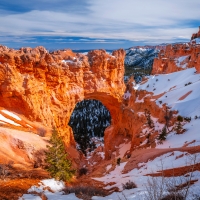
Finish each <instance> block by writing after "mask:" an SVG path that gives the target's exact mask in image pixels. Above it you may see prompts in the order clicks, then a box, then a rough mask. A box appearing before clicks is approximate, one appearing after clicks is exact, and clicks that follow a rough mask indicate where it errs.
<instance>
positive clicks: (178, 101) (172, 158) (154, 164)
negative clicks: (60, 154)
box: [20, 58, 200, 200]
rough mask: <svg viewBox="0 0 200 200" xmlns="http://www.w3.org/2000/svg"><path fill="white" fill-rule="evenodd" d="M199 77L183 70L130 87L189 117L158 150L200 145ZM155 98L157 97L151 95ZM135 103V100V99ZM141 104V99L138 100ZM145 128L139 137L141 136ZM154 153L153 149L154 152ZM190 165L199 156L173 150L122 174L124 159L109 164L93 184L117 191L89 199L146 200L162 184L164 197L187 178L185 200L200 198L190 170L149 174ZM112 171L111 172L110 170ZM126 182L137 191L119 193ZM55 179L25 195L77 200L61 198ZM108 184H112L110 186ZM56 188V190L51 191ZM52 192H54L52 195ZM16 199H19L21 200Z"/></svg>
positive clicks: (32, 199) (196, 176) (199, 180)
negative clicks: (180, 131)
mask: <svg viewBox="0 0 200 200" xmlns="http://www.w3.org/2000/svg"><path fill="white" fill-rule="evenodd" d="M184 59H186V58H180V59H179V60H177V62H179V63H181V62H182V61H184ZM199 88H200V74H197V73H196V70H195V68H190V69H185V70H183V71H179V72H175V73H171V74H164V75H163V74H162V75H153V76H149V79H148V80H147V82H145V83H144V84H138V85H136V86H134V89H135V90H147V91H148V92H151V93H152V95H151V94H149V95H150V97H151V100H152V101H155V102H156V104H157V105H158V106H160V107H162V105H163V104H167V105H168V107H170V109H171V110H177V111H178V114H177V115H181V116H183V117H191V121H190V122H187V123H185V124H184V129H186V131H185V132H184V133H183V134H179V135H177V134H175V132H173V131H172V132H171V133H170V134H168V135H167V139H166V140H165V141H163V144H158V145H157V146H156V148H158V149H170V148H175V147H177V148H178V147H180V148H181V147H183V146H197V145H200V134H199V130H200V129H199V124H200V117H199V116H200V93H199ZM156 95H159V98H156V97H155V96H156ZM125 97H126V98H130V95H129V94H128V93H126V94H125ZM138 101H139V100H138ZM140 102H143V100H140ZM137 114H138V115H144V113H143V112H140V113H137ZM152 120H153V122H154V125H155V130H161V129H162V127H163V124H160V123H158V119H156V118H155V117H152ZM145 131H146V129H145V127H144V130H143V132H142V133H143V134H145ZM129 149H130V143H128V142H127V143H126V142H125V143H123V144H121V145H120V146H119V147H118V154H119V157H123V155H124V153H125V152H126V151H127V150H129ZM156 150H157V149H156ZM192 163H195V164H196V163H200V153H196V154H189V153H188V152H186V151H178V150H177V151H173V152H170V153H164V154H163V155H161V156H158V157H156V158H154V159H152V160H148V161H147V162H139V163H137V167H136V168H134V169H132V170H130V171H129V172H127V173H124V168H125V167H126V165H127V164H128V160H127V161H125V162H122V163H121V164H120V165H116V167H115V168H114V169H113V166H112V164H109V165H107V166H106V170H107V173H105V175H104V176H102V177H100V178H99V177H98V178H96V177H93V179H95V180H96V181H100V182H103V183H105V185H107V186H105V189H112V188H114V187H117V188H119V190H120V191H121V192H114V193H112V194H111V195H109V196H106V197H97V196H95V197H92V199H93V200H118V199H122V200H124V199H132V200H146V199H147V198H146V196H148V195H149V192H150V190H157V191H158V190H159V189H160V188H159V187H160V185H162V184H161V183H163V184H164V186H165V189H164V192H163V195H167V194H168V192H167V184H166V183H170V184H172V185H173V186H174V187H175V185H180V184H183V183H185V182H187V181H188V180H189V179H190V178H191V180H193V181H195V182H194V184H193V185H191V186H190V189H189V193H188V196H187V199H186V200H195V198H196V199H197V197H194V194H197V195H199V196H200V192H199V191H200V172H199V171H192V170H190V171H189V172H188V173H187V174H186V175H185V176H178V177H175V176H172V177H165V178H163V177H161V176H158V177H152V176H150V175H149V174H152V173H158V172H160V171H161V172H162V170H165V169H170V170H171V171H172V172H173V169H175V168H180V167H185V166H186V167H187V166H189V165H191V164H192ZM111 169H113V170H112V171H110V170H111ZM155 180H156V183H157V184H158V183H159V184H158V185H157V186H156V187H154V188H151V183H152V182H153V181H155ZM128 181H133V182H134V183H135V184H136V185H137V188H134V189H130V190H123V185H122V184H125V183H127V182H128ZM48 182H51V183H52V184H50V186H49V187H50V188H51V187H52V192H50V191H48V190H47V189H45V186H47V184H48ZM53 182H55V180H52V179H51V180H49V181H47V180H46V181H42V183H41V184H40V186H38V187H36V186H34V187H32V188H31V189H30V190H29V191H28V192H30V193H31V192H33V191H38V192H39V193H41V192H43V193H44V194H45V195H46V196H47V197H48V199H61V200H62V199H71V200H76V199H78V198H77V197H76V196H75V195H74V194H69V195H63V193H62V191H61V190H62V188H63V187H64V185H63V183H62V182H59V183H58V182H57V183H53ZM111 183H112V184H111ZM56 184H57V185H60V189H58V190H57V189H55V188H56V187H57V186H55V185H56ZM53 191H54V192H53ZM21 199H24V200H39V199H41V198H40V197H39V196H35V195H33V194H24V195H23V197H22V198H21ZM21 199H20V200H21Z"/></svg>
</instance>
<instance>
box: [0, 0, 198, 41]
mask: <svg viewBox="0 0 200 200" xmlns="http://www.w3.org/2000/svg"><path fill="white" fill-rule="evenodd" d="M85 1H87V12H86V13H84V14H83V13H82V12H74V13H72V12H68V11H67V12H64V11H63V10H60V11H59V10H56V11H52V9H49V10H44V9H43V10H30V11H28V12H21V13H16V12H15V13H10V11H9V12H7V13H6V11H5V10H4V11H3V10H2V12H1V10H0V13H1V14H0V24H1V32H0V35H1V36H5V35H13V36H74V37H75V36H79V37H88V38H98V39H99V38H102V39H125V40H130V41H143V42H149V43H154V42H157V43H158V42H170V41H176V40H182V39H188V40H189V38H190V36H191V34H192V33H193V32H195V31H196V30H197V27H195V26H198V25H197V24H198V23H199V24H200V20H199V19H200V12H199V8H200V1H199V0H190V1H186V0H173V1H166V0H151V1H149V0H143V1H141V0H134V1H133V0H124V1H121V0H109V1H107V0H101V1H99V0H85ZM78 6H79V5H78V4H77V7H78ZM73 8H74V7H73ZM77 9H78V10H79V11H80V10H81V8H80V7H79V8H77ZM198 20H199V21H198ZM84 40H86V39H82V42H86V41H84ZM0 42H1V40H0ZM88 42H89V41H88ZM96 42H98V41H96ZM99 42H106V41H103V40H102V41H99Z"/></svg>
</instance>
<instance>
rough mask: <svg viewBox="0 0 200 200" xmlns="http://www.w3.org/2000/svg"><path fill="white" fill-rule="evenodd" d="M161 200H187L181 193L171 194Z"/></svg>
mask: <svg viewBox="0 0 200 200" xmlns="http://www.w3.org/2000/svg"><path fill="white" fill-rule="evenodd" d="M161 200H185V197H184V196H183V195H182V194H181V193H175V194H174V193H170V194H168V195H166V196H165V197H163V198H162V199H161Z"/></svg>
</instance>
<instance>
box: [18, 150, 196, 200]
mask: <svg viewBox="0 0 200 200" xmlns="http://www.w3.org/2000/svg"><path fill="white" fill-rule="evenodd" d="M191 163H200V154H199V153H197V154H193V155H191V154H189V153H187V152H180V151H175V152H173V153H172V152H171V153H166V154H164V155H162V156H159V157H157V158H155V159H153V160H149V161H148V162H147V163H139V164H138V167H137V168H135V169H133V170H131V171H130V172H128V173H126V174H124V173H123V169H124V167H125V165H126V164H127V162H123V163H121V164H120V165H116V167H115V169H114V170H113V171H111V172H109V173H108V174H106V175H105V176H103V177H101V178H94V179H95V180H98V181H101V182H104V183H105V184H109V183H111V182H112V183H115V184H112V185H108V186H106V187H105V189H112V188H114V187H118V188H119V189H120V190H121V192H114V193H112V194H111V195H109V196H106V197H97V196H95V197H92V199H93V200H108V199H109V200H117V199H133V200H138V199H145V195H148V189H147V188H148V187H150V186H149V182H151V181H153V180H154V179H155V180H156V181H157V183H160V182H161V181H163V180H162V179H163V177H154V178H151V176H149V175H148V174H151V173H156V172H160V171H162V169H174V168H178V167H182V166H189V164H191ZM108 168H110V166H108ZM108 170H109V169H108ZM190 178H191V180H196V182H195V184H194V185H192V186H191V188H190V190H189V195H188V197H187V200H190V199H192V198H193V194H199V189H200V172H199V171H194V172H189V173H188V176H178V177H175V176H173V177H170V178H164V183H163V184H165V183H169V182H170V183H171V184H174V187H175V185H178V184H183V183H185V182H187V181H188V180H189V179H190ZM128 181H133V182H134V183H135V184H136V185H137V188H134V189H130V190H123V186H122V184H125V183H127V182H128ZM47 186H48V187H49V188H50V189H51V190H52V192H50V191H49V190H48V189H45V188H47ZM64 187H65V186H64V184H63V182H62V181H61V182H58V181H55V180H54V179H49V180H43V181H41V183H40V184H39V186H32V187H31V188H30V189H29V190H28V193H34V192H37V193H40V194H41V193H44V194H45V195H46V196H47V198H48V199H50V200H51V199H52V200H53V199H60V200H62V199H71V200H76V199H79V198H77V197H76V196H75V195H74V194H69V195H64V194H63V192H62V189H64ZM155 189H156V190H158V189H159V188H155ZM164 194H167V191H165V192H164ZM124 196H125V197H124ZM22 199H23V200H40V199H41V198H40V197H38V195H37V196H36V195H35V194H24V195H23V196H22V197H21V198H20V199H19V200H22Z"/></svg>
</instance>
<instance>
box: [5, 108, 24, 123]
mask: <svg viewBox="0 0 200 200" xmlns="http://www.w3.org/2000/svg"><path fill="white" fill-rule="evenodd" d="M1 111H2V112H3V113H5V114H7V115H10V116H11V117H13V118H15V119H17V120H19V121H21V118H19V117H18V116H17V115H15V114H14V113H12V112H10V111H8V110H1Z"/></svg>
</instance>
